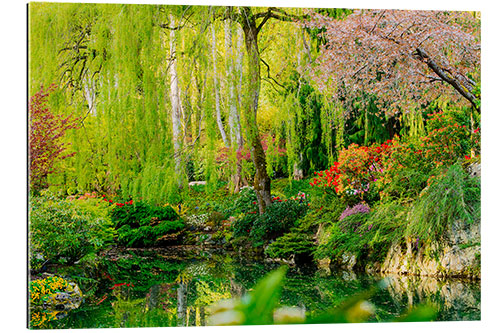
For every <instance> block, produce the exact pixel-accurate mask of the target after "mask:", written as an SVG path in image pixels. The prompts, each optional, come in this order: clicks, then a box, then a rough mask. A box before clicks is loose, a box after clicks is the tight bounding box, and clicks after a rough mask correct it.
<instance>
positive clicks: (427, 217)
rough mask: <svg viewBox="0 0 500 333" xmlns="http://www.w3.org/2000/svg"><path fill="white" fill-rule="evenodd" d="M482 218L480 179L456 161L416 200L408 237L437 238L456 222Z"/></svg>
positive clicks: (407, 233) (471, 221) (470, 221)
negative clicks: (471, 174)
mask: <svg viewBox="0 0 500 333" xmlns="http://www.w3.org/2000/svg"><path fill="white" fill-rule="evenodd" d="M480 218H481V184H480V180H479V179H478V178H475V177H470V176H469V175H468V174H467V173H465V171H464V170H463V169H462V167H461V166H460V165H459V164H455V165H452V166H451V167H450V168H449V169H448V171H447V172H446V173H445V174H444V175H443V176H442V177H440V178H438V179H437V180H434V181H433V182H432V183H431V184H430V185H429V187H428V188H426V189H425V190H424V191H423V192H422V194H421V196H420V197H419V198H418V199H417V200H416V202H415V204H414V205H413V207H412V210H411V213H410V215H409V224H408V228H407V229H406V236H416V237H419V238H420V239H422V240H428V241H431V240H437V239H439V238H440V237H442V235H443V234H444V233H445V232H446V229H447V228H448V226H450V225H451V224H452V223H453V222H454V221H457V220H462V221H465V222H467V223H474V222H476V221H479V219H480Z"/></svg>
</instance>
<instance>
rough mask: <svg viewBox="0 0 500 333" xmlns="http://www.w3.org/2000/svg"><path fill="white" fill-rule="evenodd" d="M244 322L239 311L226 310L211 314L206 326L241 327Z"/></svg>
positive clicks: (243, 317)
mask: <svg viewBox="0 0 500 333" xmlns="http://www.w3.org/2000/svg"><path fill="white" fill-rule="evenodd" d="M244 321H245V316H244V315H243V313H241V311H237V310H227V311H222V312H217V313H215V314H212V315H211V316H210V317H209V318H208V324H209V325H214V326H219V325H241V324H243V322H244Z"/></svg>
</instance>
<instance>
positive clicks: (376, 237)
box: [314, 202, 408, 262]
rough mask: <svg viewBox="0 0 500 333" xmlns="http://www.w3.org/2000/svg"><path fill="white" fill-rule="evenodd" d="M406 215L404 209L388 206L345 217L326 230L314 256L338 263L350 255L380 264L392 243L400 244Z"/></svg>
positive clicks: (403, 207)
mask: <svg viewBox="0 0 500 333" xmlns="http://www.w3.org/2000/svg"><path fill="white" fill-rule="evenodd" d="M407 212H408V208H407V207H405V206H404V205H401V204H399V203H398V202H389V203H385V204H380V205H378V206H375V207H374V208H372V210H371V212H370V213H368V214H361V213H359V214H354V215H350V216H347V217H346V218H344V219H343V220H342V221H340V222H335V223H333V224H332V225H331V226H330V227H329V228H327V229H326V232H325V233H326V237H325V238H324V240H323V241H321V242H320V243H319V245H318V247H317V248H316V249H315V252H314V256H315V258H317V259H321V258H333V259H340V258H342V254H344V253H350V254H354V255H356V257H357V258H358V260H363V261H371V262H380V261H381V260H383V259H384V258H385V255H386V253H387V251H388V250H389V248H390V246H391V245H392V244H393V242H399V241H401V240H403V236H404V232H405V228H406V225H407V222H406V217H407Z"/></svg>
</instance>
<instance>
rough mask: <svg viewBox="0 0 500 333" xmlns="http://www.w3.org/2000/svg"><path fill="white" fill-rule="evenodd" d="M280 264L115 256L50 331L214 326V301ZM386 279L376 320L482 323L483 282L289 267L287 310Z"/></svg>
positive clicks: (309, 309) (160, 252)
mask: <svg viewBox="0 0 500 333" xmlns="http://www.w3.org/2000/svg"><path fill="white" fill-rule="evenodd" d="M279 266H280V264H279V263H276V262H266V261H264V260H262V259H260V260H257V259H251V258H249V257H248V256H247V257H242V256H240V255H238V254H227V253H217V252H216V251H215V252H214V251H212V252H206V251H199V249H198V251H195V252H193V253H191V254H190V255H189V254H186V253H185V252H183V253H182V255H180V254H179V253H178V252H176V251H172V250H171V249H149V250H132V249H129V250H124V251H119V252H114V253H107V255H106V259H105V260H104V265H103V267H102V270H101V269H100V270H99V273H98V276H94V277H93V278H92V279H91V278H89V277H88V276H85V274H83V273H82V274H81V275H80V277H79V278H76V279H74V280H75V281H76V282H77V283H79V285H80V288H81V289H82V291H83V293H84V294H85V296H86V297H85V299H84V301H83V302H82V304H81V305H80V306H79V308H77V309H74V310H70V311H68V312H66V313H59V314H58V315H57V318H58V319H55V320H52V321H49V322H47V323H46V326H44V327H42V328H111V327H159V326H204V325H208V324H209V319H208V317H209V311H208V308H209V306H210V305H211V304H213V303H215V302H217V301H219V300H222V299H227V298H232V297H241V296H243V295H244V294H245V293H247V292H248V291H251V290H252V287H254V286H255V285H256V283H257V281H259V280H260V279H261V278H262V277H263V276H264V275H265V274H266V273H268V272H270V271H272V270H274V269H276V268H278V267H279ZM55 273H56V274H60V275H62V274H63V273H62V272H57V271H56V272H55ZM72 276H75V275H74V273H73V275H72ZM383 278H384V279H385V281H386V283H385V285H386V288H384V289H380V290H378V291H377V292H376V293H375V294H374V295H373V296H371V297H370V298H369V301H370V302H371V303H372V304H373V305H374V306H375V314H374V315H373V316H371V317H370V319H369V321H371V322H387V321H392V320H393V319H394V318H395V317H397V316H400V315H401V314H403V313H405V312H406V311H407V310H408V309H409V308H411V307H413V306H415V305H418V304H421V303H425V302H429V301H430V302H433V303H434V304H435V305H437V308H438V315H437V320H440V321H459V320H480V319H481V288H480V282H479V281H469V280H460V279H435V278H421V277H411V276H386V277H381V276H373V275H367V274H364V273H355V272H351V271H325V270H319V269H317V267H315V266H300V267H299V266H296V267H290V268H289V269H288V271H287V274H286V276H285V279H284V284H283V290H282V295H281V300H280V305H282V306H294V307H299V308H301V309H303V310H304V311H305V312H306V313H307V314H308V315H315V314H320V313H322V312H324V311H326V310H327V309H330V308H332V307H334V306H336V305H339V304H340V303H341V302H342V301H343V300H345V299H347V298H348V297H349V296H352V295H354V294H356V293H358V292H361V291H363V290H366V289H368V288H370V287H371V286H373V285H375V284H377V282H379V281H380V280H381V279H383ZM89 289H90V290H89Z"/></svg>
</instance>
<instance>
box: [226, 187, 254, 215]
mask: <svg viewBox="0 0 500 333" xmlns="http://www.w3.org/2000/svg"><path fill="white" fill-rule="evenodd" d="M256 201H257V195H256V194H255V191H254V190H253V189H252V188H250V187H245V188H243V189H242V190H241V191H240V192H239V193H238V196H237V197H236V199H235V200H234V204H233V205H232V207H231V208H230V211H231V215H233V216H238V215H240V214H241V213H247V212H250V211H252V210H253V209H255V204H254V202H256Z"/></svg>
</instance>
